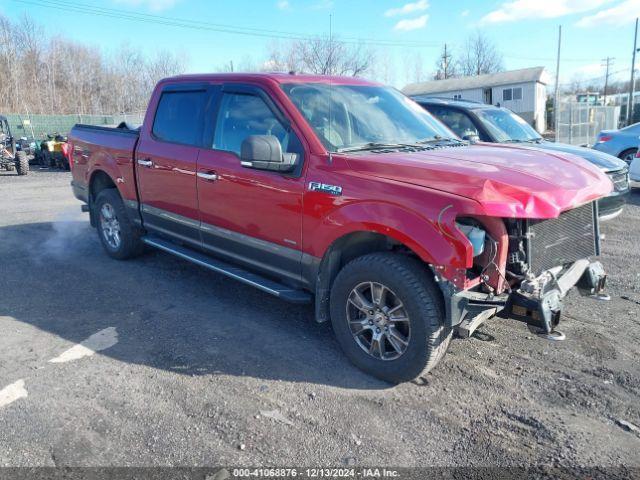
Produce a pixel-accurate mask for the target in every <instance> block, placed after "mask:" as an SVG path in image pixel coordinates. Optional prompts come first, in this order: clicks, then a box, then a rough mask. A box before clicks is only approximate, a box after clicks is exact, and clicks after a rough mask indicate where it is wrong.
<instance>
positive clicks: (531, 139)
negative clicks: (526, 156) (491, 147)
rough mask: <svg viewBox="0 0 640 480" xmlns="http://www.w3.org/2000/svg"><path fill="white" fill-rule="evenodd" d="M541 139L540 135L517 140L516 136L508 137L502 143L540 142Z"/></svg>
mask: <svg viewBox="0 0 640 480" xmlns="http://www.w3.org/2000/svg"><path fill="white" fill-rule="evenodd" d="M541 141H542V137H540V138H529V139H528V140H518V139H516V138H510V139H509V140H505V141H504V142H502V143H540V142H541Z"/></svg>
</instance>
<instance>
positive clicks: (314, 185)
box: [309, 182, 342, 195]
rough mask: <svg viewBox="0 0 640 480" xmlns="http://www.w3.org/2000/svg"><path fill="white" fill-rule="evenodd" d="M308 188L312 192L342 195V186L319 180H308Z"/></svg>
mask: <svg viewBox="0 0 640 480" xmlns="http://www.w3.org/2000/svg"><path fill="white" fill-rule="evenodd" d="M309 190H311V191H312V192H324V193H328V194H330V195H342V187H339V186H338V185H328V184H326V183H320V182H309Z"/></svg>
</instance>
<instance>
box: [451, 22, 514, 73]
mask: <svg viewBox="0 0 640 480" xmlns="http://www.w3.org/2000/svg"><path fill="white" fill-rule="evenodd" d="M458 67H459V69H460V72H461V74H462V75H464V76H474V75H483V74H486V73H496V72H501V71H503V70H504V64H503V60H502V53H500V51H499V50H498V48H497V47H496V46H495V44H494V43H493V42H492V41H491V40H490V39H489V38H487V37H486V36H485V35H484V34H483V33H481V32H476V33H475V34H473V35H471V36H470V37H469V38H468V39H467V41H466V42H465V44H464V47H463V48H462V51H461V53H460V58H459V60H458Z"/></svg>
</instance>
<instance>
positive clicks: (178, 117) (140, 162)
mask: <svg viewBox="0 0 640 480" xmlns="http://www.w3.org/2000/svg"><path fill="white" fill-rule="evenodd" d="M159 95H160V96H159V100H158V103H157V109H156V113H155V117H154V118H153V121H152V122H145V126H144V127H143V128H144V129H146V131H144V132H142V134H141V136H140V143H139V145H138V149H137V151H136V158H135V160H136V170H137V180H138V192H139V196H140V202H141V209H140V210H141V213H142V219H143V222H144V226H145V227H146V228H147V229H148V230H150V231H154V232H156V233H161V234H164V235H167V236H170V237H174V238H177V239H180V240H184V241H188V242H190V243H193V244H196V245H200V244H201V238H200V231H199V226H200V219H199V212H198V195H197V192H196V168H197V162H198V154H199V152H200V147H201V145H202V138H203V132H204V119H205V111H206V109H207V105H208V99H209V96H210V93H209V88H208V87H207V86H206V85H196V84H193V85H192V84H176V85H170V86H166V87H164V88H163V89H162V91H161V92H160V94H159Z"/></svg>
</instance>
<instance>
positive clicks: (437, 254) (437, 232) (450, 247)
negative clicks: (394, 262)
mask: <svg viewBox="0 0 640 480" xmlns="http://www.w3.org/2000/svg"><path fill="white" fill-rule="evenodd" d="M457 212H458V209H457V208H456V207H455V206H454V205H453V204H452V203H449V204H448V205H445V206H444V207H440V208H439V212H438V213H437V214H436V215H434V216H433V218H434V220H432V219H430V218H428V216H423V215H419V214H418V213H416V212H413V211H411V210H409V209H407V208H405V207H403V206H400V205H395V204H391V203H382V202H375V203H374V202H354V203H348V204H345V205H343V206H341V207H338V208H337V209H335V210H333V211H332V212H331V213H329V214H328V215H327V216H326V217H325V218H324V219H323V221H322V223H321V225H319V226H318V227H317V228H316V229H314V231H313V235H312V238H310V239H309V242H306V241H305V244H306V245H308V247H309V251H310V252H311V253H312V254H313V255H315V256H318V257H321V256H322V254H323V253H324V252H326V251H327V250H328V248H329V247H330V246H331V245H332V244H333V243H334V242H335V241H336V240H338V239H340V238H342V237H344V236H346V235H348V234H350V233H354V232H375V233H379V234H382V235H386V236H388V237H390V238H393V239H394V240H396V241H398V242H400V243H402V244H404V245H406V246H407V247H408V248H410V249H411V250H412V251H413V252H415V253H416V254H417V255H418V256H419V257H420V258H421V259H422V260H423V261H425V262H426V263H429V264H432V265H443V266H447V267H453V268H457V269H466V268H468V267H470V266H471V265H472V262H473V249H472V246H471V243H470V242H469V241H468V240H467V239H466V237H464V235H463V234H462V233H461V232H460V231H459V230H458V229H457V228H456V227H455V217H456V214H457ZM383 222H384V223H383Z"/></svg>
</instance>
